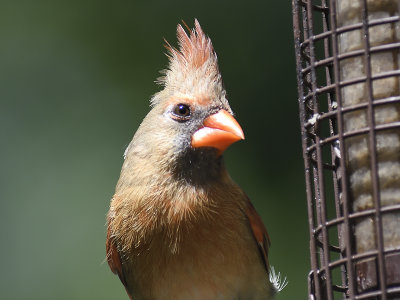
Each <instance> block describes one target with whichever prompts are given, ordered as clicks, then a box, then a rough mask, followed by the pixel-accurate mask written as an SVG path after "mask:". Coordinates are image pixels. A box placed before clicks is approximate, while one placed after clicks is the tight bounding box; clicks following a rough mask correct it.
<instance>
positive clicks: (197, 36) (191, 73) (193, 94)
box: [127, 20, 244, 176]
mask: <svg viewBox="0 0 400 300" xmlns="http://www.w3.org/2000/svg"><path fill="white" fill-rule="evenodd" d="M188 30H189V34H187V33H186V31H185V30H184V29H183V27H182V26H181V25H178V28H177V37H178V43H179V49H175V48H174V47H172V46H170V44H168V43H167V44H166V48H167V50H168V57H169V66H168V68H167V69H166V70H164V71H162V73H163V77H161V78H159V83H161V84H162V85H163V87H164V88H163V90H161V91H160V92H158V93H157V94H155V95H154V96H153V98H152V100H151V105H152V110H151V111H150V113H149V114H148V115H147V117H146V118H145V120H144V121H143V123H142V124H141V126H140V128H139V130H138V132H137V133H136V135H135V138H136V139H137V141H135V138H134V140H133V143H134V145H131V146H130V147H129V148H128V149H127V156H129V154H130V152H134V153H136V154H138V155H140V152H142V153H141V154H142V155H144V153H147V154H146V159H148V158H149V156H152V157H156V159H157V160H158V161H159V162H161V161H162V163H161V164H160V166H161V167H162V166H163V165H166V164H170V163H173V164H174V166H175V168H177V169H179V172H178V173H179V174H186V172H189V173H190V175H191V176H194V174H195V173H196V172H193V169H199V170H200V169H208V170H210V171H211V169H212V168H210V164H212V163H213V162H215V161H220V157H221V155H222V153H223V152H224V151H225V150H226V148H227V147H228V146H229V145H231V144H232V143H234V142H236V141H239V140H241V139H244V134H243V131H242V128H241V127H240V125H239V124H238V122H237V121H236V120H235V119H234V117H233V114H232V110H231V108H230V106H229V103H228V100H227V99H226V92H225V89H224V87H223V84H222V79H221V75H220V73H219V69H218V63H217V55H216V53H215V52H214V49H213V46H212V43H211V40H210V39H209V38H208V37H207V36H206V35H205V34H204V32H203V30H202V29H201V27H200V24H199V22H198V21H197V20H195V28H194V29H192V30H190V29H188ZM137 136H138V137H137ZM140 137H145V138H140ZM139 140H140V141H139ZM130 148H131V149H130ZM157 156H158V157H157ZM161 158H162V159H161ZM186 175H187V174H186ZM186 175H184V176H186Z"/></svg>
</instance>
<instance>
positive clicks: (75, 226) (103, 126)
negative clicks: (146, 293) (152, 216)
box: [0, 0, 309, 300]
mask: <svg viewBox="0 0 400 300" xmlns="http://www.w3.org/2000/svg"><path fill="white" fill-rule="evenodd" d="M0 5H1V6H0V7H1V8H0V41H1V46H0V126H1V130H0V137H1V148H0V151H1V155H0V166H1V168H0V170H1V171H0V176H1V181H0V182H1V186H0V199H1V208H0V225H1V231H0V232H1V236H0V238H1V247H0V257H1V261H2V263H1V268H0V298H1V299H6V300H9V299H16V300H23V299H41V300H43V299H98V300H100V299H128V298H127V296H126V295H125V291H124V289H123V287H122V284H121V283H120V282H119V280H118V278H117V277H116V276H114V275H113V274H112V273H111V272H110V270H109V269H108V266H107V264H106V263H104V257H105V246H104V241H105V235H106V228H105V215H106V212H107V210H108V206H109V200H110V198H111V196H112V194H113V191H114V187H115V184H116V181H117V179H118V176H119V171H120V168H121V165H122V154H123V152H124V149H125V147H126V146H127V144H128V143H129V141H130V139H131V138H132V136H133V133H134V132H135V130H136V129H137V127H138V126H139V124H140V122H141V120H142V119H143V117H144V116H145V114H146V113H147V111H148V110H149V102H148V100H149V99H150V97H151V95H152V94H154V93H155V92H156V91H158V90H159V87H158V86H157V85H156V84H155V83H154V80H155V79H156V78H157V77H158V76H159V73H158V72H159V70H161V69H163V68H164V67H165V66H166V64H167V58H166V56H165V55H164V54H163V53H164V52H165V49H164V47H163V38H164V37H165V38H166V39H167V40H168V41H169V42H170V43H171V44H173V45H176V37H175V29H176V25H177V23H179V22H180V21H181V20H184V21H185V22H187V23H188V24H189V25H190V26H192V25H193V20H194V18H195V17H196V18H198V19H199V21H200V23H201V25H202V27H203V29H204V31H205V32H206V33H207V34H208V35H209V36H210V37H211V38H212V41H213V44H214V47H215V49H216V51H217V53H218V57H219V62H220V69H221V72H222V75H223V78H224V83H225V87H226V89H227V91H228V97H229V100H230V103H231V106H232V108H233V110H234V111H235V112H236V115H237V119H238V121H239V123H240V124H241V125H242V127H243V129H244V131H245V134H246V140H245V141H244V142H240V143H237V144H235V145H233V146H232V147H231V148H230V149H229V150H228V151H227V152H226V154H225V159H226V164H227V166H228V168H229V170H230V173H231V175H232V177H233V178H234V179H235V180H236V181H237V182H238V183H239V184H240V185H241V186H242V187H243V188H244V190H245V191H246V192H247V193H248V194H249V196H250V198H251V199H252V201H253V202H254V205H255V206H256V208H257V209H258V211H259V212H260V214H261V216H262V218H263V220H264V222H265V224H266V225H267V227H268V229H269V233H270V235H271V239H272V248H271V252H270V260H271V262H272V264H273V265H274V266H275V267H276V269H277V270H279V271H281V272H282V273H283V274H286V275H287V277H288V279H289V285H288V287H287V288H286V289H285V290H284V291H283V292H282V293H281V295H280V296H279V297H278V299H280V300H283V299H286V300H288V299H290V300H293V299H294V300H296V299H306V294H307V280H306V278H307V273H308V269H309V259H308V256H309V255H308V231H307V215H306V199H305V192H304V179H303V174H304V172H303V162H302V154H301V153H302V152H301V144H300V141H301V139H300V129H299V121H298V115H297V111H298V105H297V92H296V76H295V62H294V50H293V33H292V21H291V17H292V16H291V3H290V1H254V0H248V1H233V0H231V1H210V0H207V1H204V0H203V1H178V0H172V1H171V0H170V1H151V0H149V1H146V2H144V1H143V2H139V1H108V2H105V1H90V0H86V1H18V0H12V1H0Z"/></svg>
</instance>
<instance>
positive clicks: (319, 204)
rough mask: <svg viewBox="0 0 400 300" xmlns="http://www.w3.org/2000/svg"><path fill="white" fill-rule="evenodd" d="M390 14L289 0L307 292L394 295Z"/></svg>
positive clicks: (397, 187) (385, 2)
mask: <svg viewBox="0 0 400 300" xmlns="http://www.w3.org/2000/svg"><path fill="white" fill-rule="evenodd" d="M398 12H399V1H398V0H393V1H391V0H375V1H374V0H337V1H335V0H330V1H325V0H319V1H312V0H293V24H294V38H295V53H296V63H297V80H298V94H299V107H300V124H301V133H302V146H303V157H304V164H305V180H306V192H307V203H308V217H309V232H310V260H311V272H310V275H309V299H313V300H314V299H318V300H325V299H328V300H331V299H384V300H386V299H400V70H399V69H400V68H399V66H400V19H399V13H398ZM396 176H397V177H396Z"/></svg>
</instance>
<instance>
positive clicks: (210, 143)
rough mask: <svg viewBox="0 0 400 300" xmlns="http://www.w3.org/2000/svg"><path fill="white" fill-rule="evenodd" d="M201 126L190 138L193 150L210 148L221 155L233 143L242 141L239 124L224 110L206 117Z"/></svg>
mask: <svg viewBox="0 0 400 300" xmlns="http://www.w3.org/2000/svg"><path fill="white" fill-rule="evenodd" d="M203 126H204V127H202V128H200V129H198V130H197V131H196V132H195V133H194V134H193V136H192V147H193V148H200V147H212V148H216V149H217V150H218V155H221V154H222V153H223V152H224V151H225V150H226V148H228V147H229V146H230V145H231V144H233V143H234V142H237V141H239V140H244V134H243V130H242V128H241V127H240V125H239V123H238V122H237V121H236V120H235V118H234V117H232V115H231V114H230V113H228V112H227V111H226V110H224V109H221V110H220V111H218V112H217V113H215V114H213V115H211V116H209V117H207V118H206V119H205V120H204V122H203Z"/></svg>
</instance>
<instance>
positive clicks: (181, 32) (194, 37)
mask: <svg viewBox="0 0 400 300" xmlns="http://www.w3.org/2000/svg"><path fill="white" fill-rule="evenodd" d="M182 23H183V24H184V26H185V27H186V28H187V30H188V32H189V34H188V33H187V32H186V31H185V29H184V28H183V27H182V25H181V24H178V26H177V29H176V35H177V38H178V45H179V49H176V48H175V47H173V46H171V45H170V44H169V43H168V41H166V40H165V48H166V49H167V50H168V53H167V56H168V58H169V66H168V69H167V70H164V71H162V73H163V74H165V76H163V77H161V78H159V79H158V83H160V84H163V85H166V84H167V83H168V82H167V81H168V78H167V75H168V73H170V72H174V71H177V68H179V69H180V70H181V71H191V70H193V69H199V68H201V67H202V66H203V65H204V64H205V63H207V64H208V65H209V67H211V69H213V71H214V72H212V73H219V70H218V63H217V54H216V53H215V51H214V48H213V45H212V42H211V40H210V38H209V37H208V36H206V35H205V33H204V31H203V29H202V28H201V26H200V23H199V21H198V20H197V19H195V20H194V28H193V29H190V28H189V27H188V26H187V25H186V23H185V22H182ZM209 71H211V70H209Z"/></svg>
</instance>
